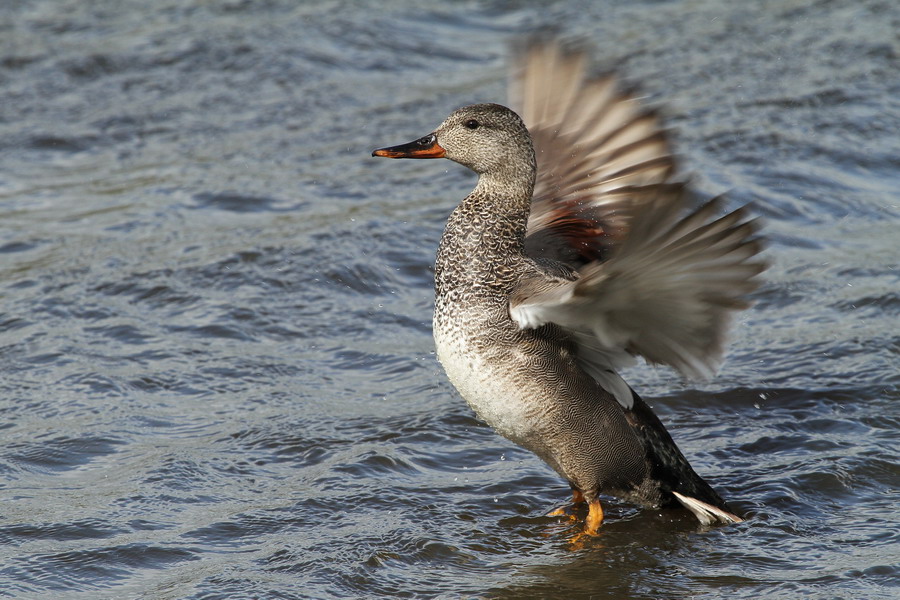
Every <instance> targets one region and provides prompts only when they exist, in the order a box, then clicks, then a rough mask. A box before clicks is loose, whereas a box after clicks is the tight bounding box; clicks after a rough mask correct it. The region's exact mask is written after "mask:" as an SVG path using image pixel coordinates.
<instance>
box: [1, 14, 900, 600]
mask: <svg viewBox="0 0 900 600" xmlns="http://www.w3.org/2000/svg"><path fill="white" fill-rule="evenodd" d="M688 9H689V10H688ZM892 10H893V9H892V7H890V6H889V5H888V4H882V3H879V2H876V1H871V2H863V3H855V4H853V5H822V4H820V3H819V4H815V3H811V2H809V3H805V2H793V3H789V4H785V5H782V4H777V3H776V4H773V5H771V6H769V5H765V6H763V7H757V6H755V5H754V6H753V7H750V6H748V7H744V6H743V5H734V6H720V5H719V3H715V2H699V3H696V2H695V3H691V4H690V6H688V5H686V4H683V3H668V4H659V3H654V2H647V3H637V4H631V5H627V6H623V5H615V4H609V5H606V4H598V5H592V6H590V7H587V6H583V5H580V4H578V3H574V2H559V3H555V4H553V5H548V6H543V5H542V6H540V7H539V6H536V5H532V4H531V3H519V2H512V3H500V4H497V3H483V4H467V5H465V6H461V5H460V6H458V5H449V6H437V5H432V4H430V3H426V2H419V3H408V2H406V3H400V2H391V3H387V4H381V5H379V7H378V9H377V10H376V9H374V8H372V7H367V6H366V7H364V6H354V8H353V10H352V11H350V10H345V7H344V6H343V5H341V4H326V5H322V6H319V5H316V4H308V5H307V4H299V5H298V4H297V3H294V2H289V1H286V0H285V1H281V0H275V1H272V2H267V3H241V2H222V3H184V2H177V1H175V0H164V1H162V2H156V3H153V4H152V5H147V4H146V3H140V4H139V3H137V2H131V1H129V2H124V3H106V4H102V3H99V4H98V3H83V2H78V1H76V0H62V1H57V0H35V1H34V2H29V3H20V2H12V3H5V4H3V5H2V6H0V15H2V18H0V28H2V32H0V33H2V34H0V40H2V43H0V81H2V85H0V94H2V101H0V139H2V140H3V141H2V143H0V156H2V165H3V168H2V169H0V213H2V222H3V227H0V276H2V277H0V298H2V304H0V331H2V336H0V365H2V371H0V373H2V374H3V375H2V377H0V390H2V400H0V431H2V435H3V442H4V443H3V445H2V448H3V449H2V452H0V476H2V478H3V491H2V492H0V499H2V500H3V510H2V511H0V581H2V585H0V589H2V590H3V592H2V593H0V595H6V596H9V597H22V598H35V597H47V596H50V595H54V594H57V595H58V594H60V593H62V594H64V595H65V596H66V597H76V596H77V597H91V598H123V597H135V598H138V597H140V598H234V597H260V598H348V597H359V598H372V597H379V596H384V597H393V596H404V597H458V596H464V597H465V596H469V597H490V598H523V599H524V598H535V597H548V598H552V597H573V598H590V597H594V598H600V597H603V598H624V597H633V598H692V597H698V596H707V595H712V596H724V595H727V596H728V597H733V598H757V597H760V596H765V597H767V598H769V597H771V598H785V599H787V598H790V599H793V598H798V597H804V598H812V597H822V598H879V597H885V598H887V597H891V594H892V592H893V591H894V588H893V587H892V586H895V585H896V584H895V580H896V579H897V576H898V572H897V567H896V565H897V564H900V552H898V551H897V548H898V544H897V541H898V539H897V532H896V527H894V526H893V524H894V523H896V521H897V517H898V511H897V508H896V501H895V498H894V495H895V494H894V490H896V488H897V485H898V480H900V472H898V468H897V467H896V465H897V463H898V452H897V448H896V443H895V440H896V438H897V430H898V425H900V423H898V418H897V417H896V416H895V415H896V411H895V410H893V405H894V404H895V403H896V401H897V396H898V391H897V389H898V388H897V384H898V377H897V364H898V351H900V342H898V337H897V330H898V328H897V315H898V306H900V300H898V293H897V289H898V274H897V258H896V257H897V252H896V241H895V238H896V236H895V233H894V232H895V229H896V227H895V225H894V223H895V219H896V213H897V200H896V187H897V186H896V184H897V175H896V173H897V172H898V171H897V167H898V164H897V159H896V156H897V150H898V148H897V145H896V135H895V133H896V131H897V130H898V129H900V122H898V115H897V111H896V110H895V107H894V105H893V104H892V102H893V98H896V97H897V96H898V94H900V89H898V83H897V78H896V77H894V76H893V74H894V73H895V72H896V70H897V66H898V64H897V61H898V58H897V57H898V50H897V47H896V39H895V32H894V29H895V27H894V25H895V23H893V20H895V19H894V15H893V14H892V12H891V11H892ZM892 19H893V20H892ZM542 23H550V24H555V25H557V26H559V27H560V28H561V29H562V30H563V31H564V32H567V33H571V34H577V35H582V36H585V37H587V38H588V39H589V40H591V41H592V42H593V43H594V44H595V46H596V48H597V55H598V56H599V57H601V63H602V66H605V67H613V66H618V67H621V68H622V69H623V70H624V71H625V72H626V74H627V75H628V76H629V77H633V78H634V79H635V81H641V82H642V88H643V89H645V90H646V93H647V95H648V96H649V97H650V100H651V101H663V102H665V103H666V104H667V106H668V109H667V114H668V116H669V120H670V122H671V123H672V124H673V126H674V127H675V129H676V136H677V139H678V147H679V148H680V149H681V151H682V153H683V157H682V158H683V163H684V168H685V170H686V171H689V172H692V173H695V174H696V176H695V182H696V187H697V189H698V190H699V191H700V192H701V193H706V194H713V193H719V192H723V191H726V190H730V195H731V196H730V197H731V199H732V200H731V202H732V204H733V205H736V204H738V203H742V202H748V201H751V202H753V203H754V207H755V208H754V210H756V212H758V213H760V214H762V215H764V216H765V218H766V233H767V235H768V236H769V238H770V246H769V249H768V251H767V256H768V258H769V259H770V260H771V261H772V267H771V269H770V270H769V271H768V272H767V277H768V283H767V285H766V287H765V288H764V289H763V290H762V291H761V292H760V293H758V294H757V297H756V298H755V300H756V304H755V306H754V308H753V309H751V310H750V311H748V312H747V313H745V314H744V315H742V316H741V317H740V320H739V322H738V323H736V327H735V330H734V335H733V339H732V345H731V349H730V354H729V356H728V359H727V362H726V363H725V365H724V367H723V369H722V371H721V373H720V374H719V376H718V377H717V378H716V379H715V380H713V381H712V382H709V383H708V384H704V385H703V386H702V387H700V388H695V387H692V386H689V385H688V384H685V383H683V382H680V381H677V380H676V379H675V378H674V376H673V375H672V373H670V372H668V371H665V370H662V369H651V368H648V367H638V368H635V369H633V370H631V371H630V372H629V373H627V378H628V380H629V382H630V383H631V384H632V385H633V386H635V387H636V388H637V389H638V390H639V391H640V392H641V393H642V395H643V396H645V397H647V398H648V399H650V400H651V402H652V403H653V405H654V409H655V410H656V411H657V413H658V414H659V415H660V417H661V418H662V419H663V420H664V421H665V422H666V423H667V424H669V428H670V430H671V431H672V433H673V435H674V436H675V437H676V439H677V440H678V442H679V445H680V446H681V447H682V449H683V450H684V451H685V453H686V454H687V455H688V456H690V457H691V461H692V463H693V464H694V466H695V467H696V468H697V470H698V471H700V472H701V473H702V474H703V475H704V476H705V477H707V478H708V479H709V480H710V481H711V482H713V483H714V485H715V487H717V488H718V489H720V490H722V491H723V494H724V495H726V496H727V497H728V498H729V499H730V500H732V501H733V503H734V505H735V507H736V508H738V509H739V510H740V511H741V512H746V513H748V514H750V515H751V518H750V519H749V520H748V521H747V522H745V523H742V524H739V525H736V526H734V527H727V528H716V529H703V528H699V527H698V526H697V525H696V524H695V523H694V522H693V521H692V520H691V519H689V518H687V517H686V516H685V515H683V514H682V513H680V512H671V511H641V510H638V509H636V508H635V507H632V506H629V505H624V504H616V503H614V502H611V503H609V504H608V511H607V515H608V519H607V521H606V522H605V523H604V525H603V527H602V529H601V532H600V535H599V537H598V538H597V539H596V540H592V541H591V543H590V544H588V545H587V546H586V547H585V548H584V549H583V550H581V551H578V552H572V551H571V550H570V549H569V547H568V544H567V540H568V537H569V536H570V535H571V533H572V525H571V524H570V523H569V522H567V521H565V520H564V519H560V518H549V517H544V516H543V515H544V514H546V512H547V511H549V510H550V509H552V508H555V507H556V506H558V505H560V504H561V503H562V502H564V501H565V500H566V499H567V498H568V486H567V485H565V484H564V483H562V482H561V481H560V480H559V479H558V478H557V477H556V475H555V474H553V473H552V472H550V471H549V470H548V469H547V468H546V467H545V466H544V465H543V464H541V463H540V462H539V460H538V459H536V458H535V457H533V456H532V455H531V454H529V453H527V452H524V451H522V450H520V449H518V448H515V447H513V446H511V445H510V444H509V443H508V442H506V441H505V440H503V439H501V438H499V437H498V436H497V435H495V434H494V433H493V432H492V431H491V430H490V429H488V428H487V427H485V426H484V425H482V424H480V423H479V422H478V421H476V420H475V419H474V418H473V417H472V415H471V413H470V411H469V409H468V408H467V407H465V405H464V404H463V403H462V401H461V400H460V399H459V398H458V397H457V395H456V393H455V392H454V391H453V390H452V389H451V388H450V385H449V383H447V381H446V379H445V377H444V375H443V373H442V372H441V370H440V367H439V366H438V365H437V362H436V361H435V359H434V355H433V346H432V341H431V330H430V320H431V317H430V311H431V302H432V291H431V282H432V272H431V264H432V261H433V256H434V249H435V247H436V244H437V240H438V238H439V236H440V233H441V231H442V228H443V223H444V220H445V219H446V216H447V214H448V213H449V211H450V210H451V208H452V206H453V204H454V202H456V201H457V200H458V199H460V198H461V197H462V196H463V195H464V194H465V193H466V192H467V191H468V190H469V189H470V187H471V185H472V183H473V178H472V176H471V174H469V173H466V172H464V170H463V169H462V168H460V167H456V166H454V165H451V164H449V163H446V164H442V163H437V162H433V161H422V162H420V163H414V164H409V165H405V167H406V168H404V169H403V170H402V172H401V171H398V170H385V169H383V168H379V165H378V164H377V163H376V162H375V161H374V159H370V157H369V152H370V151H371V149H372V148H375V147H378V146H384V145H387V144H392V143H396V142H398V141H402V140H406V139H412V137H414V136H415V135H418V134H419V133H421V131H424V130H427V129H428V128H429V127H433V126H434V125H436V124H437V123H438V121H439V120H440V119H441V118H442V116H443V115H445V114H447V112H449V110H450V109H452V108H454V107H456V106H459V105H462V104H467V103H471V102H477V101H499V100H502V99H503V97H504V93H505V92H504V86H503V76H504V72H505V71H504V69H505V67H504V58H503V57H504V55H505V52H506V44H507V42H508V41H509V40H510V39H512V37H514V36H515V35H516V34H518V33H521V32H524V31H528V30H530V29H531V28H533V27H535V26H538V25H540V24H542Z"/></svg>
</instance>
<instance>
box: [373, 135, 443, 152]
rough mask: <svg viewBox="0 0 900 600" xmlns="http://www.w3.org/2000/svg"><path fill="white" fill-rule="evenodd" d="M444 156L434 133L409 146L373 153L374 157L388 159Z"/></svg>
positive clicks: (404, 145)
mask: <svg viewBox="0 0 900 600" xmlns="http://www.w3.org/2000/svg"><path fill="white" fill-rule="evenodd" d="M444 154H445V151H444V149H443V148H441V145H440V144H438V143H437V137H435V135H434V134H433V133H432V134H430V135H426V136H425V137H423V138H419V139H417V140H416V141H414V142H409V143H408V144H400V145H399V146H391V147H390V148H379V149H378V150H375V151H374V152H372V156H384V157H386V158H443V157H444Z"/></svg>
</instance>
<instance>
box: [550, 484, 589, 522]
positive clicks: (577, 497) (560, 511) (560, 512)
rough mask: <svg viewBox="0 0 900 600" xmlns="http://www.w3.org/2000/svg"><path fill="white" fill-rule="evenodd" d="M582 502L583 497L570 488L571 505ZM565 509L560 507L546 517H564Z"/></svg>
mask: <svg viewBox="0 0 900 600" xmlns="http://www.w3.org/2000/svg"><path fill="white" fill-rule="evenodd" d="M582 502H584V495H583V494H582V493H581V492H580V491H578V490H577V489H575V488H572V504H581V503H582ZM566 514H567V513H566V507H565V506H560V507H559V508H557V509H555V510H551V511H550V512H548V513H547V515H546V516H548V517H564V516H566Z"/></svg>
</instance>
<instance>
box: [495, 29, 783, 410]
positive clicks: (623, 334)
mask: <svg viewBox="0 0 900 600" xmlns="http://www.w3.org/2000/svg"><path fill="white" fill-rule="evenodd" d="M586 62H587V61H586V55H585V53H584V52H583V51H578V50H567V49H565V48H562V47H561V46H560V45H559V44H558V43H556V42H552V41H532V42H531V43H529V44H528V45H527V47H525V48H524V49H523V50H522V51H521V52H520V54H519V60H518V62H517V68H516V71H514V74H513V82H512V92H511V100H512V103H513V105H514V106H515V107H516V108H518V109H519V110H520V111H521V115H522V117H523V119H524V121H525V123H526V125H527V126H528V127H529V130H530V131H531V133H532V136H533V139H534V144H535V151H536V154H537V161H538V177H537V183H536V187H535V195H534V201H533V204H532V209H531V216H530V219H529V223H528V237H527V238H526V251H527V252H528V254H529V255H530V256H532V257H534V258H535V259H538V262H539V263H540V261H541V260H542V259H548V258H549V259H555V260H559V261H562V262H565V263H567V264H569V265H570V266H572V267H574V268H576V269H577V270H578V278H577V279H576V280H574V281H569V280H565V279H559V278H554V277H551V276H545V275H544V273H541V272H540V271H538V272H536V273H537V274H536V275H534V276H533V277H530V278H525V279H523V281H522V282H521V283H520V285H519V286H518V288H517V289H516V291H515V293H514V294H513V296H512V297H511V300H510V314H511V316H512V318H513V320H515V321H516V322H517V323H518V324H519V326H521V327H523V328H535V327H540V326H542V325H544V324H547V323H556V324H557V325H560V326H562V327H565V328H566V329H568V330H570V331H571V332H573V333H574V334H575V340H576V341H577V342H578V343H579V346H580V347H581V349H582V353H583V356H582V361H583V362H585V363H587V365H586V366H590V367H592V368H591V369H589V370H591V371H592V372H595V373H597V372H602V371H603V370H604V369H615V368H616V367H617V366H618V364H617V362H620V358H621V357H620V356H619V355H617V354H616V353H617V352H618V353H621V352H622V351H623V350H624V351H627V352H628V353H631V354H639V355H642V356H644V357H645V358H646V359H647V360H648V361H650V362H653V363H662V364H667V365H670V366H672V367H674V368H676V369H678V370H679V371H680V372H681V373H682V374H683V375H685V376H687V377H694V378H696V377H709V376H711V375H712V374H714V372H715V370H716V368H717V366H718V363H719V361H720V360H721V355H722V352H723V345H724V337H725V332H726V330H727V326H728V316H729V314H730V312H731V311H733V310H735V309H740V308H745V307H746V306H747V303H746V301H745V300H744V297H745V296H746V294H748V293H749V292H752V291H753V290H754V289H756V287H757V286H758V284H759V282H758V279H757V277H756V276H757V275H758V274H759V273H760V272H762V271H763V270H764V268H765V265H764V263H763V262H762V261H761V260H759V258H758V256H757V255H758V253H759V252H760V250H761V243H760V241H759V240H758V239H757V237H756V234H757V225H756V224H755V222H754V221H752V220H750V219H749V218H748V215H747V213H746V211H745V209H738V210H736V211H734V212H731V213H728V214H725V215H724V216H722V214H723V212H724V211H723V209H722V201H721V199H718V198H717V199H714V200H712V201H710V202H708V203H707V204H705V205H703V206H701V207H700V208H697V209H695V210H693V211H691V210H690V206H689V205H690V202H689V198H688V194H687V192H686V189H685V185H684V184H683V183H680V182H671V181H670V177H671V176H672V173H673V172H674V170H675V162H674V159H673V157H672V155H671V153H670V150H669V145H668V143H667V140H666V136H665V133H664V131H663V130H662V129H661V126H660V123H659V118H658V116H657V115H656V114H655V113H653V112H649V111H647V110H645V109H643V108H642V107H641V106H640V103H639V102H638V100H637V99H636V98H635V97H634V96H633V95H631V94H628V93H623V92H620V91H618V90H617V88H616V86H615V82H614V80H613V78H612V76H602V77H598V78H589V77H587V76H586V75H585V69H586ZM685 215H686V216H685ZM617 356H618V358H616V357H617ZM620 395H622V394H619V393H617V394H616V396H617V397H618V396H620ZM627 395H628V396H630V394H627ZM619 400H620V402H625V401H627V399H626V398H619Z"/></svg>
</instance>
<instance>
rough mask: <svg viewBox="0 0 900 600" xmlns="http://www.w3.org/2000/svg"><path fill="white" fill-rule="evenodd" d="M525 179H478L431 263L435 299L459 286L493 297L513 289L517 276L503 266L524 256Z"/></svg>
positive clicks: (528, 182)
mask: <svg viewBox="0 0 900 600" xmlns="http://www.w3.org/2000/svg"><path fill="white" fill-rule="evenodd" d="M524 175H525V176H524V177H523V176H521V175H519V176H517V177H494V176H491V175H489V174H485V175H481V176H480V177H479V179H478V185H476V186H475V189H474V190H472V193H470V194H469V195H468V196H466V198H465V199H464V200H463V201H462V202H461V203H460V205H459V206H457V207H456V209H455V210H454V211H453V213H452V214H451V215H450V219H449V220H448V221H447V228H446V229H445V230H444V235H443V237H442V238H441V245H440V247H439V249H438V255H437V260H436V261H435V283H436V284H437V292H438V295H439V296H440V295H442V294H444V293H447V292H448V291H450V290H451V289H457V288H458V287H459V286H460V285H462V286H465V287H474V288H478V289H493V290H495V291H496V290H500V289H501V288H502V289H505V288H506V287H508V286H509V285H511V284H513V283H514V279H515V276H516V275H515V274H516V272H517V270H516V269H510V268H503V266H502V265H512V264H514V263H515V261H517V260H519V259H520V258H521V256H522V255H523V254H524V251H525V248H524V246H525V232H526V229H527V227H528V214H529V211H530V209H531V195H532V191H533V189H534V172H533V170H532V171H531V172H530V173H525V174H524Z"/></svg>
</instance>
